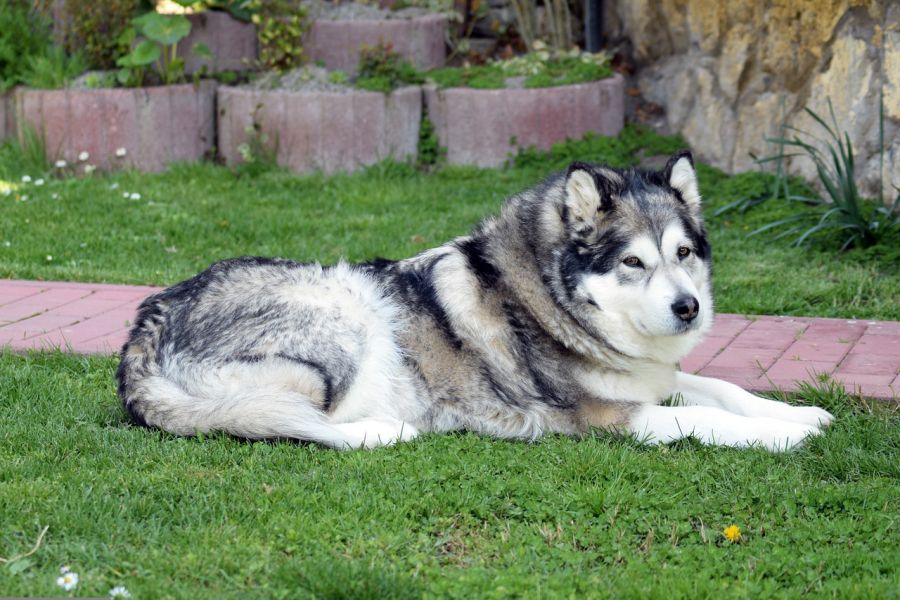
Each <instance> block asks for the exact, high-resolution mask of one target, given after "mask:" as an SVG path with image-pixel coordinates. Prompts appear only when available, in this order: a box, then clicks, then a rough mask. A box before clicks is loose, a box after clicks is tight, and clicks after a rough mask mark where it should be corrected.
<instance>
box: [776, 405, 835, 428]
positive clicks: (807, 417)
mask: <svg viewBox="0 0 900 600" xmlns="http://www.w3.org/2000/svg"><path fill="white" fill-rule="evenodd" d="M786 418H787V420H789V421H793V422H795V423H802V424H804V425H814V426H816V427H821V428H825V427H828V426H829V425H831V422H832V421H834V416H833V415H832V414H831V413H830V412H828V411H827V410H824V409H821V408H819V407H818V406H792V407H791V410H790V412H789V413H788V416H787V417H786Z"/></svg>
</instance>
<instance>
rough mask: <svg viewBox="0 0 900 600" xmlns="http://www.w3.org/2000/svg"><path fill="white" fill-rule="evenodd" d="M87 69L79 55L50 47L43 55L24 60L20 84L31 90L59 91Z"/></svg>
mask: <svg viewBox="0 0 900 600" xmlns="http://www.w3.org/2000/svg"><path fill="white" fill-rule="evenodd" d="M86 69H87V63H86V62H85V60H84V57H83V56H82V55H81V54H80V53H75V54H73V55H71V56H70V55H68V54H66V51H65V50H64V49H62V48H61V47H59V46H55V45H54V46H50V47H49V48H47V50H46V51H45V52H44V53H43V54H39V55H34V56H29V57H28V58H27V59H26V60H25V67H24V70H23V73H22V83H24V84H25V85H27V86H28V87H32V88H40V89H59V88H64V87H66V86H67V85H68V84H69V83H70V82H71V81H72V80H73V79H75V78H76V77H78V76H79V75H81V73H83V72H84V71H85V70H86Z"/></svg>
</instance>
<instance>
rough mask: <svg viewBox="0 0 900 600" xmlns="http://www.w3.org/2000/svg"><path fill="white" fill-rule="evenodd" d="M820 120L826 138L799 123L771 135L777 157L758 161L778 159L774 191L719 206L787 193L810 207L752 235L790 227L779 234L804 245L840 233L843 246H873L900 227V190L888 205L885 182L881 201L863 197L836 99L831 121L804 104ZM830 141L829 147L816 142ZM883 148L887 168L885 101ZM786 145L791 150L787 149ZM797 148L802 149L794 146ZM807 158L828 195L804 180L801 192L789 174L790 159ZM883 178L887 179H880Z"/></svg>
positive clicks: (743, 205)
mask: <svg viewBox="0 0 900 600" xmlns="http://www.w3.org/2000/svg"><path fill="white" fill-rule="evenodd" d="M804 111H805V112H806V114H808V115H809V116H810V117H811V118H812V119H813V120H814V121H815V123H816V124H817V125H818V126H819V127H820V128H821V129H822V130H823V131H824V133H825V134H826V135H825V138H824V139H820V138H817V137H815V136H814V135H813V134H811V133H809V132H806V131H803V130H801V129H798V128H796V127H791V126H784V127H783V131H784V132H792V133H793V134H794V135H793V136H792V137H786V136H785V135H784V134H783V135H781V136H779V137H775V138H767V141H770V142H772V143H774V144H776V145H777V147H778V152H777V153H776V154H775V155H773V156H768V157H764V158H758V159H756V162H757V164H760V165H764V164H766V163H769V162H774V163H775V165H776V174H775V177H774V179H773V185H772V188H771V190H770V193H768V194H764V195H761V196H755V197H751V198H742V199H740V200H737V201H735V202H732V203H730V204H728V205H726V206H724V207H723V208H722V209H720V210H719V211H717V213H716V214H717V215H718V214H722V213H724V212H727V211H729V210H733V209H736V208H737V209H741V210H747V209H749V208H752V207H753V206H757V205H759V204H761V203H762V202H765V201H766V200H769V199H774V198H781V199H783V200H786V201H788V202H797V203H800V204H801V205H802V206H803V208H804V210H802V211H801V212H799V213H797V214H794V215H791V216H789V217H785V218H782V219H778V220H776V221H773V222H771V223H767V224H766V225H764V226H762V227H760V228H758V229H756V230H754V231H753V232H751V235H757V234H760V233H764V232H767V231H773V230H776V229H779V228H782V227H786V229H783V230H782V231H780V232H779V233H778V234H777V235H776V236H775V239H781V238H785V237H790V236H796V237H795V238H794V240H793V244H794V245H796V246H799V245H801V244H803V243H804V242H807V241H809V240H812V239H814V238H816V237H820V236H824V235H827V234H832V235H837V236H838V237H840V238H842V245H841V250H846V249H847V248H850V247H852V246H858V247H868V246H871V245H873V244H875V243H877V242H878V241H879V240H880V239H882V237H883V236H884V235H886V234H888V233H890V232H892V231H893V230H896V228H897V227H898V226H900V217H898V215H897V208H898V206H900V189H897V196H896V198H895V199H894V201H893V202H892V205H891V206H887V205H886V202H885V198H884V189H883V187H882V186H883V184H882V183H880V184H879V194H878V198H877V199H876V200H875V201H872V200H868V199H866V198H863V197H862V195H861V194H860V192H859V189H858V188H857V186H856V180H855V177H854V170H855V158H854V153H853V144H852V143H851V142H850V136H849V135H848V134H847V132H846V131H844V132H843V135H841V133H840V127H839V126H838V122H837V118H836V117H835V114H834V107H833V106H832V104H831V99H829V100H828V111H829V116H830V118H831V124H830V125H829V123H827V122H826V121H825V119H824V118H822V117H821V116H820V115H819V114H818V113H816V112H815V111H813V110H812V109H810V108H808V107H807V108H804ZM814 141H821V142H824V146H825V149H824V150H823V149H822V148H820V147H819V146H817V145H814V144H813V143H812V142H814ZM879 143H880V148H881V162H882V167H883V163H884V102H883V100H882V103H881V111H880V139H879ZM786 149H789V150H787V151H786ZM793 150H796V151H793ZM795 157H805V158H807V159H809V160H810V161H812V163H813V165H814V166H815V168H816V175H817V177H818V181H819V184H820V185H821V186H822V188H823V189H824V190H825V197H821V196H819V195H817V194H815V193H808V188H807V186H805V185H803V186H802V190H803V191H801V192H800V193H796V192H795V191H793V190H796V189H797V188H798V186H797V184H796V183H795V181H796V180H795V179H794V178H791V177H788V175H787V172H786V169H785V167H784V161H785V159H787V158H795ZM879 179H881V178H879ZM792 186H793V190H792Z"/></svg>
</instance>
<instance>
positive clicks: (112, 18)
mask: <svg viewBox="0 0 900 600" xmlns="http://www.w3.org/2000/svg"><path fill="white" fill-rule="evenodd" d="M141 4H142V3H141V1H140V0H65V6H64V10H63V15H62V21H63V22H67V23H68V25H67V26H66V27H65V30H64V31H63V32H62V38H63V43H64V45H65V48H66V50H68V51H69V52H70V53H74V52H82V53H83V54H84V57H85V59H86V60H87V62H88V65H89V66H90V67H91V68H95V69H112V68H114V67H115V65H116V58H118V57H119V56H121V55H123V54H125V53H126V52H128V50H129V47H128V42H129V40H127V39H126V37H123V35H122V34H123V33H124V32H125V31H126V30H127V29H128V28H129V27H131V19H132V17H134V16H135V14H136V12H137V11H138V9H139V8H140V7H141Z"/></svg>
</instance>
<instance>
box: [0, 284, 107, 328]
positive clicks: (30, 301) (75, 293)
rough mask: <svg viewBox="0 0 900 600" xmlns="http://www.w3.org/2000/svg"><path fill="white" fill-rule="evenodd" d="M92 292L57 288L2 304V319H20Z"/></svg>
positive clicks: (0, 319) (0, 318)
mask: <svg viewBox="0 0 900 600" xmlns="http://www.w3.org/2000/svg"><path fill="white" fill-rule="evenodd" d="M89 294H90V291H87V290H84V289H65V288H55V289H51V290H47V291H45V292H42V293H40V294H34V295H31V296H28V297H26V298H22V299H20V300H17V301H15V302H10V303H9V304H5V305H3V306H0V321H13V322H15V321H19V320H21V319H25V318H28V317H35V316H37V315H39V314H41V313H43V312H46V311H47V310H50V309H53V308H56V307H58V306H62V305H63V304H67V303H69V302H74V301H75V300H78V299H80V298H83V297H84V296H87V295H89Z"/></svg>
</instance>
